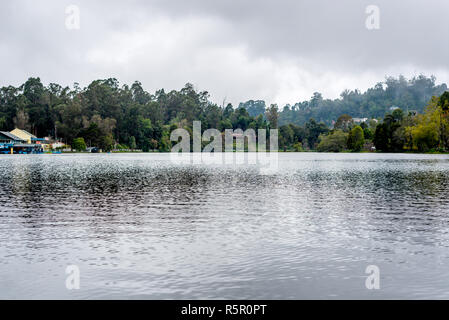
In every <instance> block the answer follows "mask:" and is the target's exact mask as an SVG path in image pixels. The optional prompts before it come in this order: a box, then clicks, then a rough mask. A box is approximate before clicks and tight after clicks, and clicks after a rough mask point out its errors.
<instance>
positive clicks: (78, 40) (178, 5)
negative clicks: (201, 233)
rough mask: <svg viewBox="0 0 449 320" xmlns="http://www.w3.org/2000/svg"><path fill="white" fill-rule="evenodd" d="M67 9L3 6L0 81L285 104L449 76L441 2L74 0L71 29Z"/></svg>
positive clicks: (19, 0)
mask: <svg viewBox="0 0 449 320" xmlns="http://www.w3.org/2000/svg"><path fill="white" fill-rule="evenodd" d="M69 4H72V2H70V1H58V2H56V1H50V0H48V1H24V0H14V1H12V0H9V1H3V2H2V4H1V5H0V6H1V10H0V67H1V72H0V85H8V84H15V85H17V84H20V83H22V82H23V81H24V80H25V79H26V78H27V77H29V76H40V77H41V78H42V79H43V81H45V82H47V83H48V82H58V83H61V84H65V85H70V84H72V83H73V82H75V81H78V82H80V83H81V84H82V85H87V84H88V83H89V82H90V81H91V80H94V79H97V78H105V77H117V78H118V79H119V80H120V81H121V82H122V83H123V82H127V83H131V82H132V81H134V80H140V81H142V83H143V84H144V86H145V87H146V89H148V90H151V91H153V90H156V89H158V88H161V87H165V88H167V89H178V88H180V87H182V86H183V84H184V83H186V82H192V83H194V84H195V85H196V86H197V87H198V88H199V89H205V90H209V91H210V93H211V94H212V98H213V99H214V100H215V101H216V102H220V103H221V101H222V100H223V99H224V98H226V99H227V100H228V101H231V102H233V103H238V102H239V101H242V100H246V99H250V98H261V99H265V100H267V101H268V102H277V103H280V104H283V103H287V102H290V103H294V102H296V101H299V100H302V99H307V98H308V97H310V96H311V94H312V93H313V92H314V91H320V92H322V93H323V94H324V95H325V96H329V97H335V96H337V95H338V94H339V93H340V92H341V91H342V90H343V89H345V88H350V89H353V88H360V89H365V88H367V87H369V86H372V85H374V84H375V83H376V82H378V81H381V80H382V79H383V78H384V76H385V75H398V74H400V73H403V74H404V75H406V76H413V75H417V74H420V73H425V74H428V75H430V74H435V75H436V76H437V79H438V80H440V81H444V82H447V81H448V80H449V67H448V62H447V57H448V56H449V42H448V41H447V40H446V39H447V38H448V36H449V20H448V19H447V18H446V15H447V12H448V11H449V10H448V9H449V2H447V1H445V0H430V1H426V2H424V1H418V0H409V1H407V2H404V1H397V0H396V1H394V0H393V1H391V0H390V1H387V0H379V1H360V0H342V1H331V0H326V1H324V0H315V1H308V0H303V1H293V0H290V1H287V0H281V1H267V0H258V1H255V0H254V1H230V0H227V1H210V0H209V1H208V0H190V1H180V0H177V1H167V0H164V1H162V0H153V1H138V0H133V1H127V2H123V1H96V2H93V1H86V0H80V1H77V2H74V3H73V4H75V5H78V6H79V8H80V10H81V29H80V30H78V31H69V30H67V29H66V28H65V19H66V14H65V8H66V6H67V5H69ZM370 4H373V5H377V6H378V7H379V8H380V19H381V20H380V29H379V30H371V31H370V30H367V29H366V28H365V19H366V17H367V15H366V13H365V8H366V6H368V5H370Z"/></svg>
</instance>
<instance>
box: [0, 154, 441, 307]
mask: <svg viewBox="0 0 449 320" xmlns="http://www.w3.org/2000/svg"><path fill="white" fill-rule="evenodd" d="M448 178H449V157H447V156H440V155H395V154H391V155H380V154H339V155H334V154H280V155H279V170H278V172H277V174H275V175H262V174H260V171H259V170H258V168H257V167H254V166H234V167H232V166H224V167H222V166H219V165H210V166H204V165H202V166H201V165H185V164H179V165H175V164H173V163H172V162H170V161H169V155H164V154H149V155H29V156H25V155H24V156H22V155H17V156H15V155H14V156H11V155H6V156H1V157H0V203H1V207H0V243H1V245H0V258H1V260H0V274H2V275H3V276H2V277H0V288H5V289H0V297H1V298H241V299H245V298H258V299H264V298H267V299H273V298H418V297H419V298H449V279H446V276H445V274H446V270H447V267H448V264H449V260H448V258H449V251H448V245H449V239H448V231H449V229H448V222H449V221H448V213H449V200H448V199H447V190H448V187H449V179H448ZM68 264H77V265H79V266H80V269H81V273H82V290H79V291H76V292H74V291H70V292H69V291H68V290H66V289H65V286H64V283H65V282H64V281H65V273H64V271H65V266H67V265H68ZM369 264H376V265H378V266H379V267H380V269H381V273H382V290H379V291H376V292H374V291H369V290H367V289H366V288H365V286H364V279H365V278H364V277H365V275H364V270H365V268H366V266H367V265H369ZM410 279H414V281H412V282H411V281H410Z"/></svg>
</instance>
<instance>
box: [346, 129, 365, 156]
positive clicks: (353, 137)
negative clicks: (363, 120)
mask: <svg viewBox="0 0 449 320" xmlns="http://www.w3.org/2000/svg"><path fill="white" fill-rule="evenodd" d="M364 144H365V136H364V133H363V129H362V128H361V127H360V126H355V127H354V128H352V129H351V131H349V136H348V149H349V150H352V151H354V152H358V151H361V150H362V148H363V145H364Z"/></svg>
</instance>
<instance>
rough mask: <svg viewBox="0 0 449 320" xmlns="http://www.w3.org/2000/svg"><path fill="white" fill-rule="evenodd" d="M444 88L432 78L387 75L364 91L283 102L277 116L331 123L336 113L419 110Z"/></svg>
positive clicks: (364, 114)
mask: <svg viewBox="0 0 449 320" xmlns="http://www.w3.org/2000/svg"><path fill="white" fill-rule="evenodd" d="M446 90H447V86H446V84H440V85H436V84H435V77H426V76H423V75H421V76H418V77H414V78H412V79H410V80H407V79H405V78H404V77H403V76H400V77H399V78H393V77H388V78H386V80H385V81H384V82H379V83H377V84H376V85H375V86H374V87H373V88H369V89H368V90H366V91H365V92H363V93H362V92H360V91H359V90H353V91H349V90H345V91H343V92H342V93H341V95H340V98H339V99H333V100H331V99H324V98H323V96H322V95H321V94H320V93H318V92H317V93H314V94H313V97H312V98H311V99H310V100H309V101H303V102H298V103H296V104H294V105H286V106H285V107H284V108H283V109H282V112H281V113H280V115H279V123H280V124H281V125H282V124H288V123H294V124H296V125H304V124H305V123H306V122H307V121H308V120H309V119H311V118H313V119H315V120H316V121H318V122H324V123H326V124H327V125H332V121H335V119H337V118H338V117H339V116H340V115H342V114H348V115H350V116H351V117H354V118H356V117H357V118H374V119H377V118H382V117H383V116H384V115H385V114H386V113H387V112H389V109H390V108H392V107H398V108H401V109H402V110H404V112H407V111H417V112H419V113H422V112H423V111H424V108H425V106H426V105H427V103H428V102H429V100H430V99H431V98H432V97H433V96H440V95H441V94H443V92H445V91H446Z"/></svg>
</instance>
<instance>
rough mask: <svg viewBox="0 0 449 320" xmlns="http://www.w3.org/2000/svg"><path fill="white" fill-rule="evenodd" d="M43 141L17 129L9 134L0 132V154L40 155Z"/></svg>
mask: <svg viewBox="0 0 449 320" xmlns="http://www.w3.org/2000/svg"><path fill="white" fill-rule="evenodd" d="M44 141H45V139H40V138H38V137H36V136H34V135H32V134H31V133H29V132H27V131H25V130H21V129H18V128H16V129H14V130H12V131H11V132H6V131H0V154H13V153H14V154H30V153H42V152H43V145H42V142H44Z"/></svg>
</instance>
